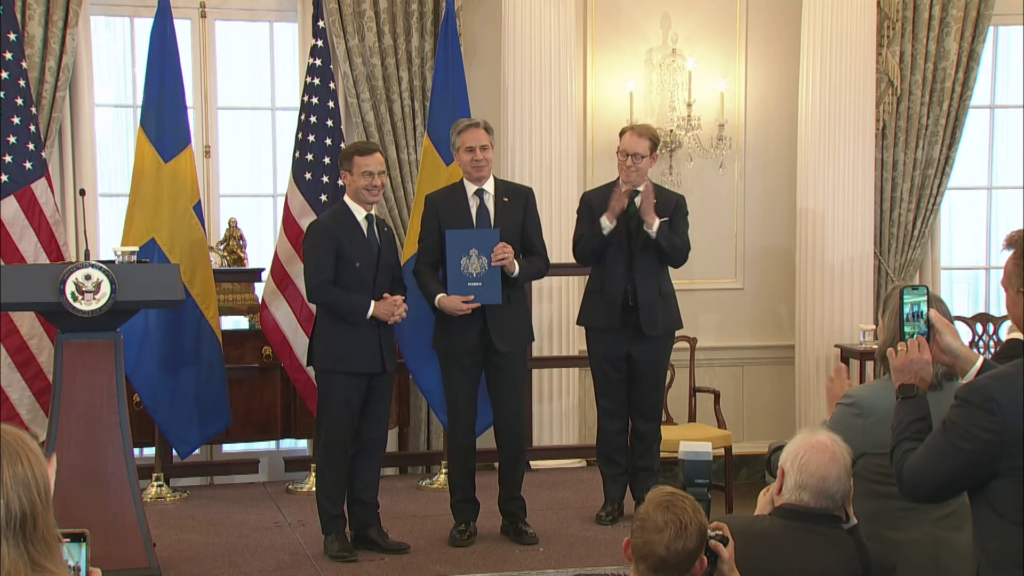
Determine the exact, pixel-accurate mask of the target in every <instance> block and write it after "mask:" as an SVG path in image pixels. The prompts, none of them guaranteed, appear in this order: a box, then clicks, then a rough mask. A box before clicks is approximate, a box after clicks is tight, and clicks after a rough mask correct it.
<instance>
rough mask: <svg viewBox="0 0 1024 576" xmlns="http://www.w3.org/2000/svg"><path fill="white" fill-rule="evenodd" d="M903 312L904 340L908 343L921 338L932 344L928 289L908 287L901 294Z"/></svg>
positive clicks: (902, 339) (902, 340)
mask: <svg viewBox="0 0 1024 576" xmlns="http://www.w3.org/2000/svg"><path fill="white" fill-rule="evenodd" d="M900 304H901V309H902V311H903V338H901V339H900V341H901V342H906V341H908V340H910V339H911V338H913V337H915V336H920V337H922V338H924V339H926V340H928V342H929V343H931V323H930V322H929V320H928V287H927V286H907V287H905V288H903V290H902V291H901V292H900Z"/></svg>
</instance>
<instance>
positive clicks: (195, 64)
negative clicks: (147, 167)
mask: <svg viewBox="0 0 1024 576" xmlns="http://www.w3.org/2000/svg"><path fill="white" fill-rule="evenodd" d="M156 7H157V4H156V2H155V1H152V2H148V1H143V2H139V1H138V0H100V1H97V2H91V3H90V4H89V8H88V13H87V16H88V20H89V21H88V23H87V25H89V26H90V31H91V25H92V17H93V16H107V17H128V18H132V20H131V22H132V25H131V26H130V30H131V46H132V90H133V92H132V109H133V110H136V109H138V108H139V107H141V102H140V103H139V104H138V106H136V104H135V98H136V94H137V92H138V90H137V89H136V87H137V86H138V84H137V83H138V82H141V81H143V79H141V78H138V75H137V74H138V62H137V61H136V58H137V54H136V53H135V27H134V19H135V18H153V16H154V14H155V12H156ZM171 7H172V10H173V11H174V14H173V17H174V19H175V20H189V21H190V22H191V32H192V34H191V49H192V109H193V111H194V115H193V116H194V117H193V133H194V136H193V141H192V147H193V153H194V154H195V163H196V176H197V179H198V181H199V190H200V198H201V199H202V203H203V213H204V217H205V219H206V227H207V236H208V238H210V241H211V242H213V241H214V240H216V238H219V235H220V232H219V228H220V224H219V221H220V198H221V195H220V190H219V166H218V164H219V163H218V157H217V156H216V154H217V150H218V148H217V144H218V128H219V126H218V122H217V117H216V115H217V111H218V109H219V107H218V105H217V80H216V78H217V75H216V55H215V46H216V24H215V23H216V21H217V20H247V21H255V22H269V23H274V22H292V23H296V24H297V25H298V26H299V31H300V34H301V30H302V26H301V23H299V22H298V17H299V11H298V5H297V2H295V0H209V1H208V2H206V6H205V12H206V17H205V20H206V22H204V21H203V20H204V17H203V10H204V8H203V7H201V6H200V3H199V2H197V1H182V0H172V1H171ZM204 25H205V26H206V29H205V32H206V39H207V52H208V53H207V54H206V58H207V60H206V72H207V76H208V78H209V84H208V85H206V86H205V91H206V94H205V97H204V84H205V83H206V78H204V77H203V71H204V69H203V62H202V59H203V52H202V45H203V32H204V30H203V27H204ZM90 38H91V34H90ZM91 49H92V46H91V45H90V47H89V50H90V52H91ZM271 50H273V25H272V24H271ZM299 57H300V65H299V77H300V79H301V76H302V73H303V70H304V67H303V66H302V63H304V62H305V58H304V57H303V55H302V54H299ZM96 65H97V63H96V61H95V60H94V61H93V63H92V66H93V67H95V66H96ZM270 73H271V88H270V89H271V108H270V110H271V111H272V113H271V117H272V120H271V122H272V124H271V126H272V135H271V138H272V140H271V142H270V143H269V145H270V146H271V147H272V149H274V150H275V153H276V144H277V141H276V140H274V138H276V134H275V133H274V132H273V126H274V124H273V122H275V121H276V119H275V118H274V114H273V111H275V110H277V109H278V108H276V107H274V104H275V101H276V94H275V93H274V83H273V74H274V70H273V66H272V68H271V71H270ZM90 74H94V71H93V70H90ZM296 89H297V90H301V85H300V86H296ZM94 94H95V92H93V93H92V94H90V99H94ZM125 107H126V106H125V105H110V104H97V103H96V102H95V101H94V100H93V102H92V109H93V111H94V112H93V116H95V110H97V109H98V108H125ZM285 109H287V108H285ZM133 116H134V117H135V118H134V119H135V130H134V133H133V137H135V138H137V136H138V129H139V126H138V123H139V121H138V114H133ZM207 119H209V122H208V123H207ZM91 129H92V130H93V131H95V117H94V118H93V125H92V127H91ZM92 143H93V145H95V132H94V134H93V138H92ZM207 147H209V150H210V158H209V164H207V158H206V149H207ZM94 169H96V170H98V162H97V163H96V165H95V166H94ZM276 172H277V166H276V162H275V165H274V167H273V170H272V173H274V174H275V176H276V175H277V174H276ZM272 190H273V191H272V193H271V194H269V195H265V194H264V195H256V194H248V195H247V194H241V195H240V194H229V195H227V196H228V197H239V198H241V197H257V196H258V197H267V198H270V199H271V200H272V201H273V204H274V211H275V216H276V223H277V226H275V227H274V228H273V231H272V234H273V236H272V239H273V241H274V242H275V243H276V241H277V237H278V234H279V233H280V231H279V228H280V216H281V215H280V214H279V213H278V210H277V205H278V202H277V197H278V196H279V195H280V194H278V190H277V181H276V178H275V181H274V185H273V188H272ZM97 192H98V193H97V198H99V197H127V196H126V195H124V194H120V193H115V194H112V193H99V190H97ZM100 218H101V215H100V209H99V202H97V205H96V226H95V228H94V229H95V230H96V239H95V241H96V242H98V241H99V234H100V230H99V222H100ZM267 267H268V269H269V263H268V264H267ZM296 443H297V442H296V440H295V439H281V440H277V441H274V445H275V447H274V448H273V449H269V450H268V449H265V448H262V447H261V448H255V449H245V448H244V444H243V445H241V446H240V445H238V444H229V447H236V446H237V447H238V448H241V449H234V450H232V449H230V448H229V450H227V451H225V450H224V449H223V445H221V444H212V445H206V446H203V447H201V448H200V449H199V450H198V451H197V452H196V453H195V454H193V455H192V456H191V457H190V460H197V459H198V460H221V461H222V460H231V459H238V458H260V460H261V466H260V473H259V474H258V475H245V476H220V477H217V480H218V483H232V482H250V481H266V480H281V479H295V478H299V477H301V476H302V474H285V473H284V471H283V468H282V467H281V466H280V465H279V464H280V460H281V457H282V456H287V455H302V454H308V453H309V442H308V440H307V441H305V445H306V446H305V447H302V446H301V445H299V446H296V445H295V444H296ZM299 443H301V440H300V441H299ZM248 444H253V445H255V444H259V443H248ZM282 444H284V446H282ZM133 452H134V455H135V459H136V461H138V462H152V460H153V458H154V453H155V450H154V448H140V449H134V450H133ZM172 459H173V460H174V461H175V462H177V461H180V458H179V457H178V456H177V455H172ZM146 482H148V479H141V478H140V483H141V484H145V483H146ZM202 483H213V479H212V478H209V479H202V478H192V479H183V480H182V481H180V482H178V483H177V484H178V485H182V486H187V485H196V484H202Z"/></svg>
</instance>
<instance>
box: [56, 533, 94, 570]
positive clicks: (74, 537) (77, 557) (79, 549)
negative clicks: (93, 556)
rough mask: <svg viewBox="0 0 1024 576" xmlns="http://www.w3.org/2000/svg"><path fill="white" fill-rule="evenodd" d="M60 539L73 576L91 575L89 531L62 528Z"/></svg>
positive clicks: (65, 559)
mask: <svg viewBox="0 0 1024 576" xmlns="http://www.w3.org/2000/svg"><path fill="white" fill-rule="evenodd" d="M60 541H61V544H62V548H63V551H64V561H65V562H66V563H67V565H68V573H70V574H72V576H89V575H90V572H89V531H88V530H61V531H60Z"/></svg>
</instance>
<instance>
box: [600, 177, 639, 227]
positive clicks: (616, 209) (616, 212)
mask: <svg viewBox="0 0 1024 576" xmlns="http://www.w3.org/2000/svg"><path fill="white" fill-rule="evenodd" d="M632 191H633V187H632V186H627V185H626V184H625V183H624V182H623V181H622V180H619V185H618V186H616V187H615V189H614V190H612V194H611V196H609V197H608V209H607V210H605V213H604V216H605V218H607V219H608V221H609V222H611V223H613V224H614V223H615V221H616V220H618V219H619V216H621V215H622V212H623V211H625V210H626V202H629V195H630V193H631V192H632Z"/></svg>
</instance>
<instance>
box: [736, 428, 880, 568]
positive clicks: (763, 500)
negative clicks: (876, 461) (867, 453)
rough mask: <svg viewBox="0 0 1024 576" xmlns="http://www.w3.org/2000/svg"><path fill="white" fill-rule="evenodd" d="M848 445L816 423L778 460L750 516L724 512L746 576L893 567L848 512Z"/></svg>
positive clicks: (850, 474)
mask: <svg viewBox="0 0 1024 576" xmlns="http://www.w3.org/2000/svg"><path fill="white" fill-rule="evenodd" d="M852 495H853V457H852V454H851V452H850V447H849V446H847V445H846V443H845V442H843V440H842V439H841V438H839V437H838V436H836V435H835V434H834V433H832V432H830V431H828V430H826V429H824V428H811V429H807V430H802V431H800V432H798V433H797V435H796V436H795V437H794V438H793V439H792V440H790V441H789V443H788V444H787V445H786V447H785V448H784V449H783V451H782V456H781V458H780V460H779V469H778V479H777V480H776V481H775V483H773V484H771V485H769V486H768V487H766V488H765V489H764V490H763V491H762V492H761V495H760V496H759V497H758V499H757V509H756V510H755V511H754V515H753V516H744V515H729V516H725V517H723V518H721V522H722V523H723V524H726V525H728V526H729V528H730V529H731V531H732V535H733V536H732V538H731V539H735V540H737V541H738V543H737V544H736V545H737V547H738V549H739V550H742V552H741V553H740V554H739V555H737V557H736V565H737V566H738V567H739V569H741V570H742V571H743V573H744V574H746V576H751V575H753V576H776V575H783V574H785V575H786V576H801V575H806V576H818V575H821V574H828V575H829V576H864V575H871V576H889V575H891V574H893V572H894V567H893V566H892V564H891V563H890V562H888V561H885V560H884V559H883V557H882V556H881V555H879V554H877V551H876V550H874V549H871V548H869V546H868V545H867V543H865V541H864V539H863V538H862V537H861V535H860V531H859V529H858V527H857V519H856V517H855V516H854V514H853V505H852Z"/></svg>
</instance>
